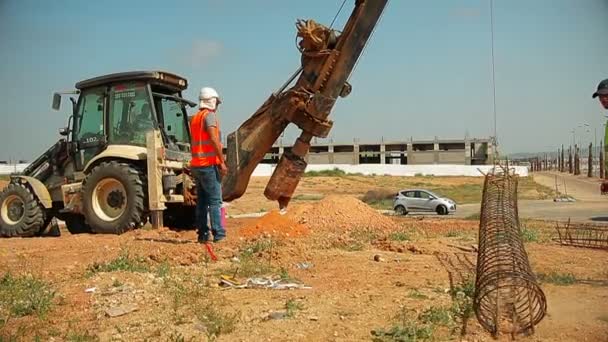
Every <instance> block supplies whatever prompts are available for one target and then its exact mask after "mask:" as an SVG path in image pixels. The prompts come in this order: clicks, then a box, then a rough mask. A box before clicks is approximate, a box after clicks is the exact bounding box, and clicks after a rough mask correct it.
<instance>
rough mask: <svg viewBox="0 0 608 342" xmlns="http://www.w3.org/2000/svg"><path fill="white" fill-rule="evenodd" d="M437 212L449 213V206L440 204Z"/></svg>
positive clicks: (440, 213) (441, 213)
mask: <svg viewBox="0 0 608 342" xmlns="http://www.w3.org/2000/svg"><path fill="white" fill-rule="evenodd" d="M437 214H439V215H447V214H448V208H446V206H445V205H438V206H437Z"/></svg>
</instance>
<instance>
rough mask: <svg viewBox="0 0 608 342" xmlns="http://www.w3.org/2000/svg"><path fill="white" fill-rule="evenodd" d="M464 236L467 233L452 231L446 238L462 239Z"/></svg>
mask: <svg viewBox="0 0 608 342" xmlns="http://www.w3.org/2000/svg"><path fill="white" fill-rule="evenodd" d="M463 235H465V233H464V232H463V231H460V230H450V231H448V232H447V233H446V234H445V236H446V237H462V236H463Z"/></svg>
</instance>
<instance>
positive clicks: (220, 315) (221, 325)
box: [195, 303, 240, 340]
mask: <svg viewBox="0 0 608 342" xmlns="http://www.w3.org/2000/svg"><path fill="white" fill-rule="evenodd" d="M195 315H196V317H197V318H198V319H199V320H200V321H201V323H203V325H204V326H205V328H207V338H208V339H209V340H214V339H216V338H217V337H218V336H220V335H222V334H229V333H231V332H233V331H234V329H235V327H236V323H237V322H238V320H239V316H240V314H239V313H238V312H235V313H225V312H223V311H221V310H220V309H219V308H217V306H215V305H213V304H211V303H208V304H206V305H203V306H199V307H197V308H196V310H195Z"/></svg>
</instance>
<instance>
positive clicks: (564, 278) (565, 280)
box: [537, 272, 577, 286]
mask: <svg viewBox="0 0 608 342" xmlns="http://www.w3.org/2000/svg"><path fill="white" fill-rule="evenodd" d="M537 278H538V280H540V281H541V282H543V283H549V284H555V285H560V286H568V285H573V284H575V283H576V282H577V279H576V277H575V276H574V275H573V274H572V273H565V274H562V273H557V272H551V273H549V274H545V273H539V274H537Z"/></svg>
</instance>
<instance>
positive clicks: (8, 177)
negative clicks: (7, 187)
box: [0, 175, 11, 182]
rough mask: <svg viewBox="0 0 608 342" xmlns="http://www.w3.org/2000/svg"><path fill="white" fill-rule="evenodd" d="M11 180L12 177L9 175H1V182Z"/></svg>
mask: <svg viewBox="0 0 608 342" xmlns="http://www.w3.org/2000/svg"><path fill="white" fill-rule="evenodd" d="M10 180H11V176H8V175H0V181H7V182H8V181H10Z"/></svg>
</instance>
